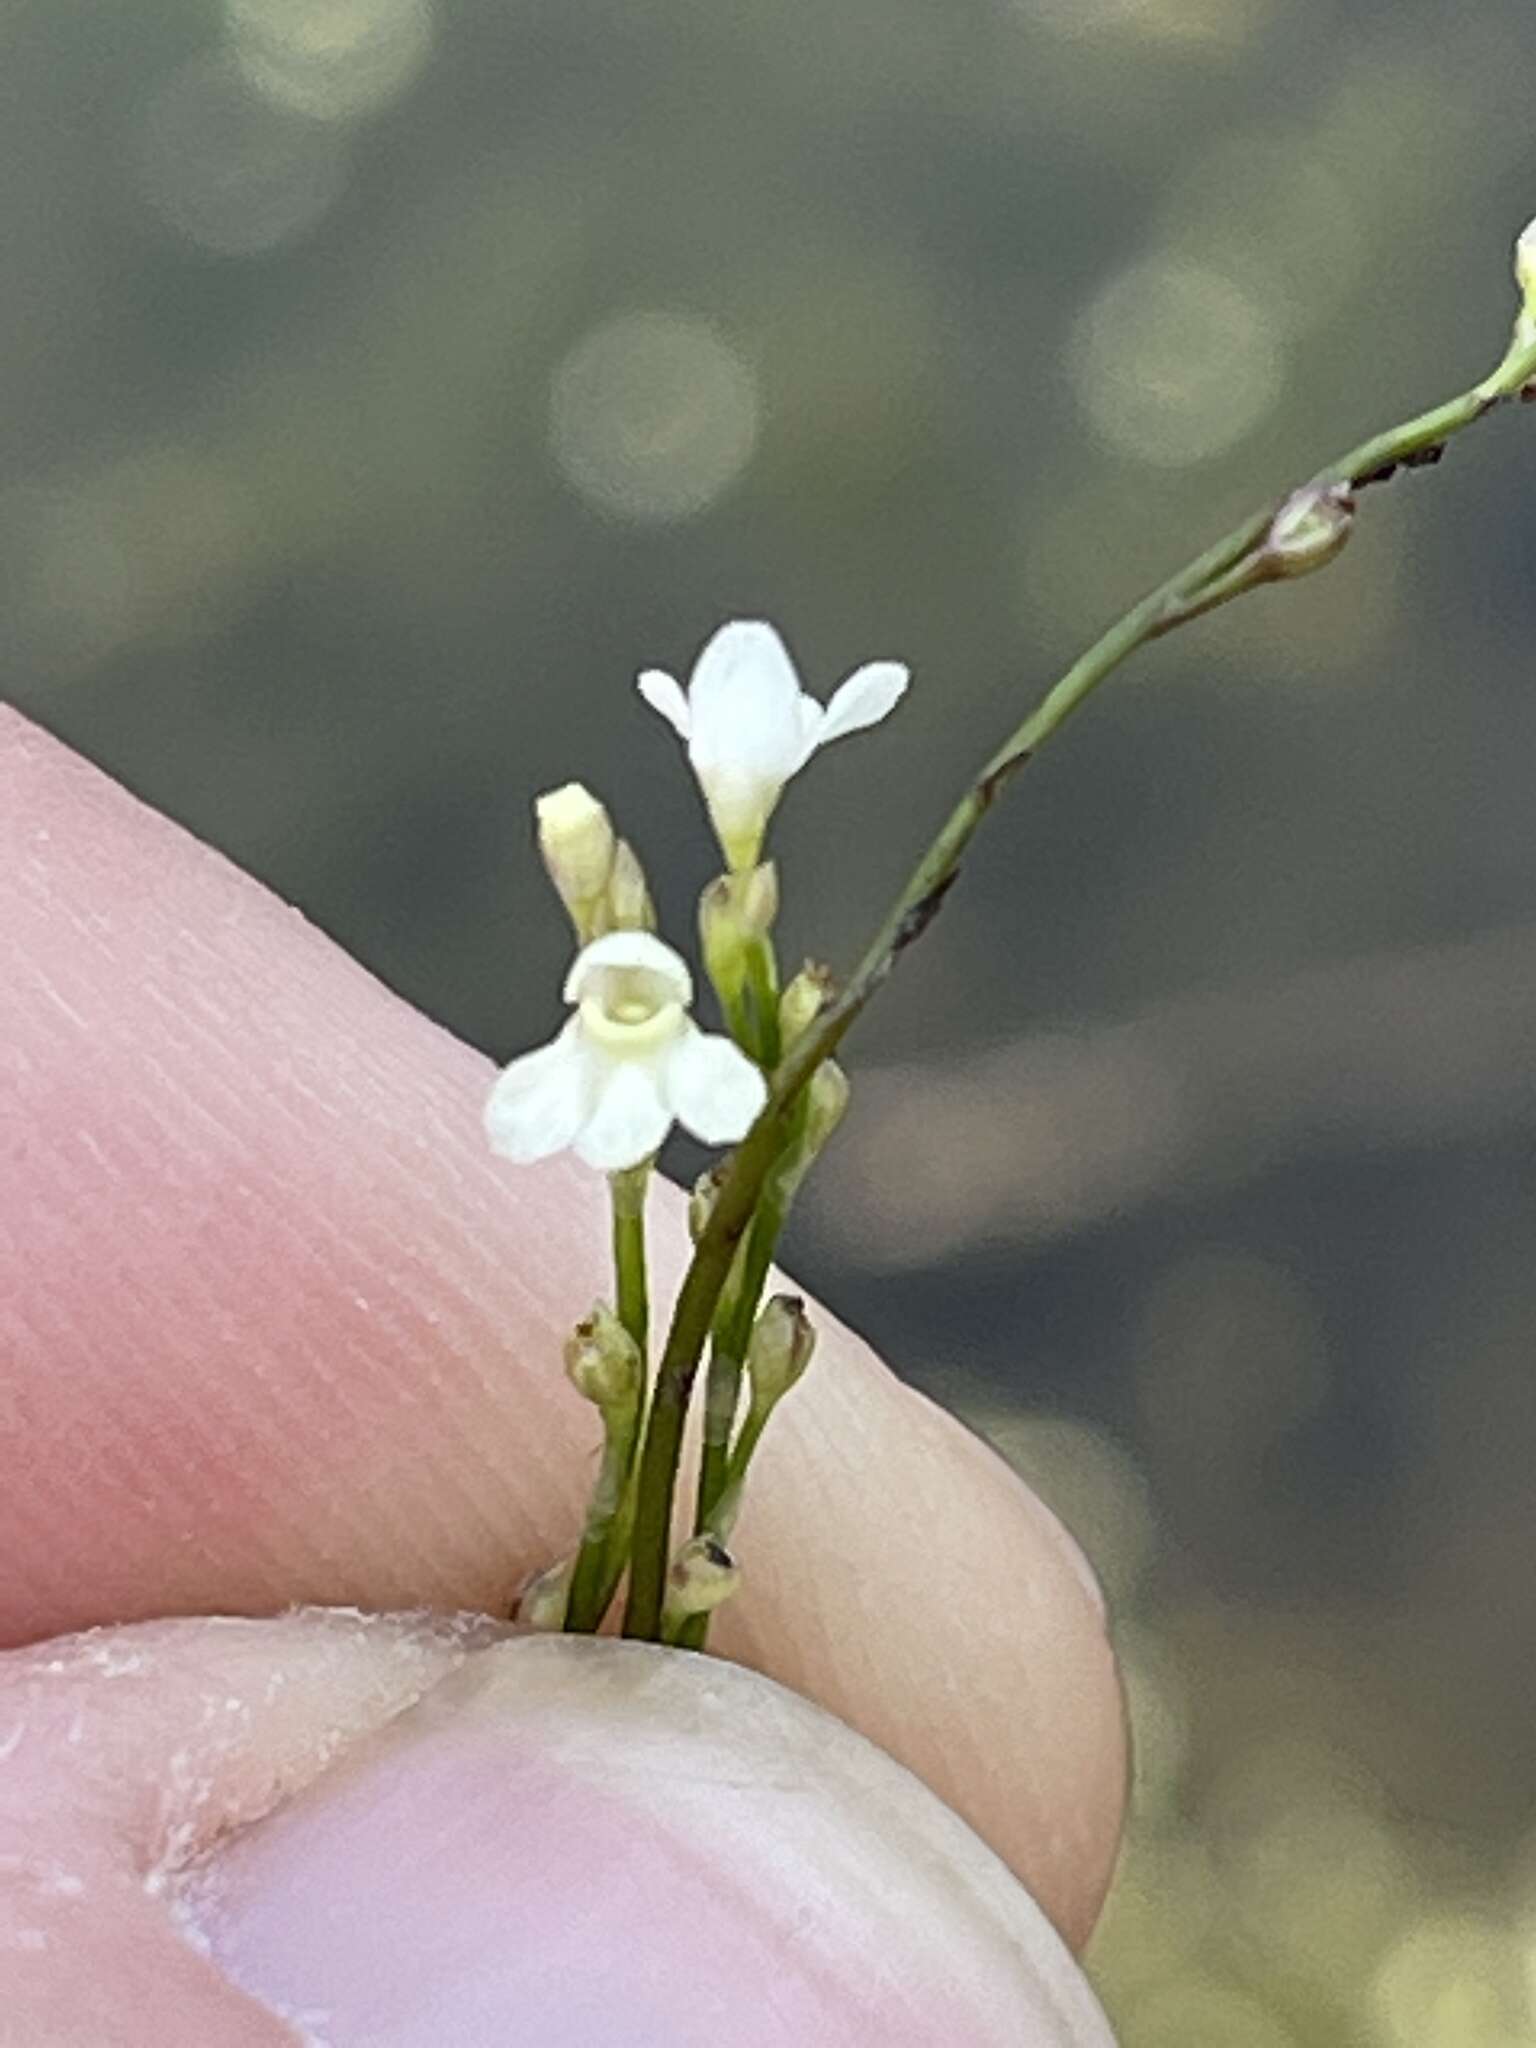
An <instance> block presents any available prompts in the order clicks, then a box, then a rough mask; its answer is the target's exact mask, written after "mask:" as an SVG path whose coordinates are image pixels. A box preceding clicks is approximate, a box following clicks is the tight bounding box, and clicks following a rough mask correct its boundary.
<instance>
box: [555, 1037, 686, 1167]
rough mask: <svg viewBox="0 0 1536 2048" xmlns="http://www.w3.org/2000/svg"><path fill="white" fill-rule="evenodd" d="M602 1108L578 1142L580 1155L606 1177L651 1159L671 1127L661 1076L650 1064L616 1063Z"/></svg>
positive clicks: (603, 1087) (600, 1099)
mask: <svg viewBox="0 0 1536 2048" xmlns="http://www.w3.org/2000/svg"><path fill="white" fill-rule="evenodd" d="M605 1064H606V1066H607V1071H606V1073H605V1074H604V1075H603V1078H602V1080H601V1082H600V1084H599V1088H598V1096H597V1103H596V1106H595V1107H594V1109H593V1111H592V1114H591V1115H590V1116H589V1117H588V1118H587V1121H586V1123H585V1125H584V1126H583V1128H582V1130H581V1131H580V1133H579V1134H578V1136H577V1139H576V1156H577V1158H578V1159H583V1160H585V1161H586V1163H587V1165H588V1166H596V1167H598V1168H600V1169H601V1171H602V1172H604V1173H620V1172H622V1171H623V1170H624V1168H625V1167H627V1166H638V1165H639V1164H640V1162H641V1160H642V1159H647V1158H649V1157H650V1155H651V1153H653V1152H654V1151H655V1150H656V1148H657V1146H658V1145H660V1143H661V1141H662V1139H663V1138H664V1137H665V1136H666V1135H667V1132H668V1131H669V1130H670V1129H671V1127H672V1112H671V1110H670V1109H669V1108H668V1107H667V1103H666V1101H665V1099H664V1096H663V1093H662V1088H661V1074H660V1071H659V1069H658V1066H657V1065H656V1064H653V1063H652V1062H651V1061H648V1060H644V1061H643V1060H614V1061H611V1062H607V1063H605Z"/></svg>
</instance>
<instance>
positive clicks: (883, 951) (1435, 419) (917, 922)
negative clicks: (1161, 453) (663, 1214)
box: [624, 330, 1536, 1641]
mask: <svg viewBox="0 0 1536 2048" xmlns="http://www.w3.org/2000/svg"><path fill="white" fill-rule="evenodd" d="M1533 378H1536V336H1531V335H1529V334H1525V333H1522V332H1521V330H1517V332H1516V338H1515V340H1514V342H1513V343H1512V345H1511V346H1510V348H1509V350H1508V351H1507V353H1506V354H1505V356H1504V359H1503V361H1502V362H1501V363H1500V364H1499V366H1498V368H1497V369H1496V370H1495V371H1494V372H1493V373H1492V375H1490V376H1488V377H1486V378H1485V379H1484V380H1483V381H1482V383H1480V384H1478V385H1476V386H1474V387H1473V388H1472V389H1471V390H1470V391H1466V392H1463V393H1461V394H1460V395H1458V396H1457V397H1455V398H1452V399H1449V400H1447V401H1446V402H1445V404H1443V405H1438V406H1435V407H1432V408H1431V409H1430V410H1429V411H1428V412H1423V413H1419V414H1417V415H1416V416H1415V417H1414V418H1413V419H1410V420H1406V421H1404V422H1403V423H1402V425H1400V426H1396V427H1390V428H1388V429H1387V431H1386V432H1385V433H1381V434H1377V435H1375V436H1373V437H1372V438H1371V439H1370V440H1367V441H1363V442H1362V443H1361V444H1360V445H1359V447H1357V448H1353V449H1351V450H1350V451H1349V453H1348V454H1346V455H1343V456H1340V457H1339V458H1338V460H1336V461H1335V462H1332V463H1330V464H1329V465H1328V466H1327V467H1326V468H1325V469H1322V470H1320V471H1319V472H1318V473H1317V475H1316V477H1315V478H1313V479H1312V481H1313V483H1314V484H1315V485H1317V486H1319V487H1322V488H1326V487H1328V486H1338V487H1340V488H1342V489H1344V490H1346V491H1351V492H1353V491H1359V490H1364V489H1365V488H1367V487H1368V486H1369V485H1372V484H1376V483H1383V482H1385V481H1386V480H1387V479H1388V477H1390V476H1391V475H1393V474H1394V472H1395V471H1396V470H1397V469H1398V468H1400V467H1405V466H1406V467H1410V468H1412V467H1418V466H1420V465H1422V464H1427V463H1430V462H1434V461H1437V460H1438V459H1439V456H1440V453H1441V451H1442V450H1443V449H1444V447H1445V445H1446V443H1447V442H1448V441H1449V440H1450V439H1451V438H1452V436H1453V435H1455V434H1458V433H1460V432H1461V431H1462V430H1463V429H1464V428H1466V427H1468V426H1470V425H1471V424H1472V423H1473V422H1474V421H1475V420H1479V419H1481V418H1482V417H1483V415H1484V414H1485V413H1487V412H1489V411H1491V410H1492V409H1493V408H1494V407H1495V406H1497V405H1500V404H1502V403H1505V402H1506V401H1508V400H1509V399H1511V398H1513V397H1515V396H1516V395H1517V394H1520V393H1522V392H1523V391H1524V389H1525V387H1526V386H1527V385H1528V384H1530V382H1531V380H1532V379H1533ZM1284 503H1285V499H1284V498H1280V499H1276V500H1274V501H1273V502H1272V503H1270V504H1268V505H1266V506H1264V507H1263V508H1262V509H1261V510H1260V511H1258V512H1255V513H1254V514H1252V515H1251V516H1250V517H1249V518H1247V519H1245V520H1244V521H1243V522H1242V523H1241V524H1240V525H1238V526H1236V527H1234V528H1233V529H1232V531H1231V532H1230V533H1228V534H1226V535H1224V536H1223V538H1222V539H1221V540H1219V541H1217V542H1216V543H1215V545H1214V546H1212V547H1210V548H1207V549H1206V550H1205V552H1204V553H1203V554H1200V555H1197V556H1196V557H1195V559H1194V560H1193V561H1192V562H1190V563H1189V564H1188V565H1187V567H1185V568H1183V569H1181V570H1179V571H1178V573H1177V574H1176V575H1174V576H1170V577H1169V578H1168V580H1167V582H1165V583H1162V584H1160V585H1159V586H1158V588H1157V589H1156V590H1154V591H1152V592H1150V593H1149V595H1147V596H1146V597H1144V598H1143V599H1142V600H1141V601H1140V603H1139V604H1135V605H1133V606H1132V607H1131V609H1130V610H1129V611H1128V612H1126V613H1125V615H1124V616H1123V617H1122V618H1120V619H1119V620H1117V621H1116V623H1115V624H1114V625H1112V626H1111V627H1110V628H1109V630H1108V631H1107V632H1106V633H1104V634H1103V635H1101V637H1100V638H1099V639H1098V640H1096V641H1095V642H1094V644H1093V646H1092V647H1090V648H1089V649H1088V651H1087V653H1086V654H1084V655H1082V656H1081V657H1080V658H1079V659H1078V660H1077V661H1075V662H1074V663H1073V664H1072V666H1071V667H1070V668H1069V669H1068V670H1067V672H1066V674H1065V675H1063V676H1062V677H1061V679H1060V681H1059V682H1057V683H1056V684H1055V685H1054V687H1053V688H1052V689H1050V690H1049V691H1047V693H1046V695H1045V696H1044V697H1043V698H1042V699H1041V701H1040V703H1039V704H1038V705H1037V707H1036V708H1035V709H1034V710H1033V711H1032V712H1031V713H1030V714H1029V716H1028V717H1027V718H1026V719H1025V720H1024V721H1023V723H1022V724H1021V725H1020V726H1018V728H1017V729H1016V730H1015V731H1014V732H1013V733H1012V734H1010V736H1009V737H1008V738H1007V739H1006V740H1005V741H1004V742H1003V744H1002V745H1001V746H1000V747H999V748H998V749H997V751H996V753H994V754H993V755H992V756H991V758H990V759H989V760H988V761H987V762H985V763H984V764H983V766H982V769H981V771H980V773H979V774H978V775H977V777H976V779H975V781H974V782H973V783H972V785H971V787H970V788H969V789H968V790H967V791H966V793H965V795H964V796H963V797H962V798H961V799H960V801H959V803H958V804H956V806H955V808H954V809H953V810H952V811H951V812H950V814H949V816H948V818H947V819H946V820H945V822H944V824H943V825H942V826H941V827H940V829H939V832H938V834H937V835H936V837H935V838H934V840H933V842H932V844H931V845H930V846H929V848H928V851H927V852H926V853H925V854H924V855H923V857H922V859H921V860H920V861H919V862H918V864H917V866H916V868H915V869H914V870H913V872H912V875H911V877H910V879H909V880H908V882H907V885H906V887H905V888H904V889H903V890H902V891H901V893H900V895H899V896H898V897H897V899H896V901H895V903H894V904H893V905H892V906H891V910H890V912H889V914H888V915H887V917H886V919H885V921H884V923H883V924H882V925H881V926H880V929H879V930H878V931H877V932H876V934H875V936H874V938H873V940H872V941H871V942H870V945H869V947H868V949H867V950H866V952H865V954H864V957H863V958H862V959H861V960H860V962H859V964H858V966H857V967H856V968H855V969H854V971H853V974H852V976H851V977H850V979H849V980H848V982H847V983H846V985H845V986H844V988H843V990H842V992H841V994H840V995H839V996H838V997H837V999H836V1000H835V1001H834V1002H833V1003H831V1004H830V1005H829V1006H828V1008H827V1009H825V1010H823V1011H822V1013H821V1014H820V1016H819V1017H817V1019H816V1020H815V1022H814V1023H813V1024H811V1025H810V1026H809V1027H808V1029H807V1030H806V1031H805V1033H804V1034H803V1036H802V1037H800V1038H799V1039H798V1040H797V1041H796V1042H795V1044H794V1045H793V1046H792V1047H791V1049H790V1051H789V1053H788V1054H787V1056H786V1057H785V1058H784V1059H783V1060H782V1061H781V1062H780V1063H779V1065H778V1067H777V1068H776V1069H775V1071H774V1074H773V1077H772V1082H771V1086H770V1089H769V1095H768V1103H767V1106H766V1107H765V1109H764V1110H763V1112H762V1114H761V1116H760V1117H759V1118H758V1120H757V1122H756V1123H755V1124H754V1125H753V1127H752V1129H751V1130H750V1131H749V1132H748V1133H747V1135H746V1137H745V1138H744V1139H743V1141H742V1143H741V1144H740V1146H738V1148H737V1150H736V1153H735V1156H734V1158H733V1160H732V1162H731V1165H730V1169H729V1171H728V1172H727V1174H726V1176H725V1178H724V1180H723V1181H722V1183H721V1187H720V1192H719V1195H718V1197H717V1198H716V1202H715V1206H714V1210H713V1212H712V1213H711V1216H710V1220H709V1223H708V1224H707V1225H706V1227H705V1229H704V1232H703V1234H702V1236H701V1237H700V1239H699V1242H698V1245H697V1246H696V1248H695V1251H694V1256H693V1263H692V1265H691V1266H690V1267H689V1269H688V1273H687V1276H686V1278H685V1279H684V1281H683V1285H682V1288H681V1290H680V1292H679V1294H678V1298H677V1306H676V1309H675V1310H674V1312H673V1317H672V1327H671V1329H670V1330H669V1332H668V1334H667V1341H666V1345H665V1348H664V1350H663V1352H662V1358H661V1365H660V1367H659V1369H658V1372H657V1381H656V1396H655V1400H654V1402H653V1403H652V1408H651V1416H650V1421H649V1424H648V1426H647V1429H646V1433H645V1446H644V1450H643V1453H642V1457H641V1467H640V1493H639V1501H638V1505H637V1511H636V1520H635V1541H634V1552H633V1556H632V1560H631V1569H630V1597H629V1604H628V1607H627V1609H626V1611H625V1616H624V1633H625V1634H626V1635H630V1636H639V1637H644V1638H646V1639H648V1640H650V1641H655V1640H656V1638H657V1636H658V1634H659V1630H660V1621H661V1604H662V1596H663V1592H664V1589H665V1583H666V1570H667V1558H668V1551H669V1544H670V1536H671V1525H672V1503H673V1498H674V1494H675V1491H676V1486H677V1465H678V1457H679V1453H680V1451H681V1448H682V1440H683V1422H684V1418H685V1415H686V1412H687V1406H688V1400H689V1396H690V1395H691V1393H692V1390H693V1382H694V1379H695V1376H696V1375H697V1372H698V1368H699V1359H700V1356H701V1354H702V1352H703V1348H704V1344H705V1340H706V1338H707V1337H708V1335H709V1330H710V1325H711V1322H712V1320H713V1317H714V1313H715V1306H716V1303H717V1302H718V1301H719V1298H720V1293H721V1290H722V1289H723V1288H724V1286H725V1283H726V1280H727V1277H728V1275H729V1273H730V1269H731V1261H732V1259H733V1258H734V1256H735V1251H736V1246H737V1244H738V1243H739V1242H740V1240H741V1238H742V1236H743V1234H744V1232H745V1231H746V1228H747V1225H748V1222H749V1221H750V1219H751V1216H752V1212H753V1209H754V1207H755V1206H756V1203H757V1198H758V1194H759V1191H760V1190H761V1188H762V1186H763V1183H764V1181H765V1180H766V1179H767V1177H768V1174H769V1172H770V1171H771V1169H772V1167H773V1163H774V1161H775V1159H776V1158H777V1157H778V1155H779V1153H780V1152H781V1151H782V1149H783V1147H784V1144H785V1142H786V1139H787V1137H788V1135H789V1125H790V1120H791V1115H792V1111H793V1105H794V1103H795V1101H796V1098H797V1097H798V1095H799V1093H800V1091H801V1089H802V1088H803V1087H804V1086H805V1084H806V1082H807V1080H809V1078H810V1076H811V1075H812V1074H813V1073H814V1072H815V1070H816V1068H817V1067H818V1066H819V1065H820V1064H821V1062H822V1061H823V1060H824V1059H826V1058H827V1057H828V1056H829V1054H831V1053H833V1052H835V1051H836V1049H837V1047H838V1046H839V1045H840V1044H841V1042H842V1040H843V1038H844V1036H845V1035H846V1033H847V1032H848V1031H849V1029H850V1028H851V1027H852V1025H853V1024H854V1022H855V1020H856V1019H857V1018H858V1016H859V1014H860V1012H861V1011H862V1010H863V1008H864V1006H865V1004H866V1003H868V1001H869V999H870V997H871V996H872V995H873V994H874V993H875V991H876V989H878V988H879V987H880V985H881V983H882V982H883V981H884V980H885V979H886V977H887V976H888V975H889V974H890V972H891V970H892V968H893V967H894V966H895V964H896V962H897V960H898V959H899V958H900V956H901V954H902V953H903V952H904V951H905V950H906V949H907V947H909V946H910V945H912V944H913V943H914V942H915V941H916V940H917V939H918V938H920V937H921V936H922V934H923V932H924V931H925V930H926V929H927V927H928V925H929V924H930V923H931V922H932V920H933V918H934V917H935V916H936V915H937V913H938V910H939V908H940V906H941V905H942V903H943V901H944V897H945V895H946V894H947V892H948V890H949V889H950V887H951V886H952V885H953V883H954V880H955V877H956V876H957V874H958V873H959V870H960V862H961V859H962V857H963V855H964V853H965V850H966V848H967V846H968V845H969V844H970V841H971V838H972V836H973V835H974V834H975V832H976V830H977V828H978V826H979V825H980V824H981V821H982V819H983V818H984V817H985V816H986V815H987V813H988V812H989V811H990V810H991V808H992V806H993V804H994V803H995V802H996V801H997V798H998V796H999V795H1000V793H1001V792H1002V790H1003V788H1004V786H1005V785H1006V783H1007V782H1008V780H1009V778H1010V777H1011V776H1012V775H1013V774H1014V773H1015V772H1016V771H1017V770H1018V769H1020V768H1022V767H1023V766H1024V764H1025V763H1026V762H1027V761H1030V760H1032V759H1033V758H1034V756H1035V755H1036V754H1037V753H1038V752H1039V751H1040V749H1041V748H1042V747H1043V746H1044V745H1045V744H1046V743H1047V742H1048V741H1049V740H1050V739H1052V738H1054V736H1055V735H1056V734H1057V733H1058V732H1059V731H1060V730H1061V728H1062V726H1063V725H1065V724H1066V722H1067V720H1068V719H1069V718H1070V717H1071V715H1072V713H1073V712H1074V711H1076V710H1077V709H1078V707H1079V705H1081V704H1082V703H1083V702H1084V701H1085V700H1086V699H1087V698H1088V697H1089V696H1090V695H1091V694H1092V693H1093V691H1094V690H1096V689H1097V688H1098V686H1099V684H1100V683H1101V682H1103V681H1104V679H1105V677H1106V676H1108V675H1111V674H1112V673H1113V672H1114V670H1115V669H1117V668H1118V667H1119V666H1120V665H1121V663H1122V662H1123V661H1125V660H1126V659H1127V658H1128V657H1129V656H1130V655H1132V654H1134V653H1135V652H1136V651H1137V649H1138V648H1141V647H1144V646H1145V645H1146V644H1147V643H1148V642H1149V641H1152V640H1156V639H1159V638H1161V636H1162V635H1163V634H1165V633H1170V632H1172V631H1173V630H1174V629H1175V628H1176V627H1179V626H1183V625H1187V624H1188V623H1189V622H1190V620H1192V619H1196V618H1199V617H1200V616H1201V615H1202V614H1203V613H1205V612H1208V611H1212V610H1214V609H1215V608H1216V607H1217V606H1218V605H1221V604H1226V603H1228V602H1230V601H1231V599H1233V598H1235V597H1240V596H1242V595H1243V594H1244V593H1245V592H1247V591H1249V590H1253V589H1255V588H1257V587H1258V586H1259V585H1260V584H1261V583H1266V582H1268V581H1269V580H1270V579H1271V577H1272V575H1273V574H1274V568H1273V564H1272V563H1271V562H1270V561H1269V560H1268V559H1267V558H1266V556H1265V553H1264V542H1265V540H1266V538H1267V537H1268V534H1269V530H1270V527H1271V525H1272V523H1273V521H1274V518H1275V515H1276V513H1277V512H1278V511H1279V510H1280V508H1281V506H1282V505H1283V504H1284Z"/></svg>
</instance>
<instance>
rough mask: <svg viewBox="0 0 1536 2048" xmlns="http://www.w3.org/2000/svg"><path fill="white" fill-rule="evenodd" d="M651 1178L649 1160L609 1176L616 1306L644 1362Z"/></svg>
mask: <svg viewBox="0 0 1536 2048" xmlns="http://www.w3.org/2000/svg"><path fill="white" fill-rule="evenodd" d="M650 1177H651V1162H650V1161H649V1160H648V1159H647V1160H646V1161H644V1163H643V1164H641V1165H639V1166H632V1167H630V1168H629V1170H628V1171H627V1172H625V1173H611V1174H610V1175H609V1176H608V1185H609V1188H610V1190H611V1193H612V1199H613V1285H614V1293H615V1297H616V1299H615V1304H614V1305H615V1307H616V1308H617V1310H618V1316H619V1321H620V1322H621V1323H622V1324H623V1325H624V1327H625V1329H626V1330H628V1332H629V1334H630V1336H631V1337H633V1338H634V1340H635V1344H636V1347H637V1348H638V1350H639V1353H640V1356H641V1358H642V1359H644V1358H645V1357H646V1355H647V1347H648V1346H649V1343H650V1321H651V1305H650V1292H649V1289H648V1287H647V1285H646V1271H645V1195H646V1189H647V1187H648V1185H649V1183H650Z"/></svg>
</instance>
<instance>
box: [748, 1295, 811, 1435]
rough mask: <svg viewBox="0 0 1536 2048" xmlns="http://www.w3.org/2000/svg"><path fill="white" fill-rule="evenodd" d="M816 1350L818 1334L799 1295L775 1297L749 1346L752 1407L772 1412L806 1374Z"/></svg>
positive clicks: (764, 1313)
mask: <svg viewBox="0 0 1536 2048" xmlns="http://www.w3.org/2000/svg"><path fill="white" fill-rule="evenodd" d="M815 1349H816V1332H815V1331H814V1330H813V1329H812V1327H811V1319H810V1317H809V1316H808V1315H807V1314H806V1312H805V1302H804V1300H803V1299H802V1298H801V1296H800V1295H798V1294H775V1295H773V1296H772V1297H771V1299H770V1300H769V1302H768V1304H767V1306H766V1307H765V1308H764V1310H763V1312H762V1314H761V1315H760V1316H759V1317H758V1319H757V1326H756V1328H755V1329H754V1330H753V1332H752V1340H751V1342H750V1343H749V1344H748V1346H747V1377H748V1379H749V1380H750V1381H751V1384H752V1405H753V1407H754V1408H757V1409H760V1410H761V1409H768V1408H772V1407H773V1406H774V1404H775V1402H778V1401H782V1400H783V1398H784V1396H785V1395H786V1394H787V1393H788V1392H789V1390H790V1388H791V1387H792V1386H794V1384H795V1382H796V1381H797V1380H798V1379H800V1378H801V1376H802V1375H803V1374H804V1372H805V1369H806V1367H807V1366H808V1365H809V1364H810V1362H811V1353H812V1352H813V1351H814V1350H815Z"/></svg>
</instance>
